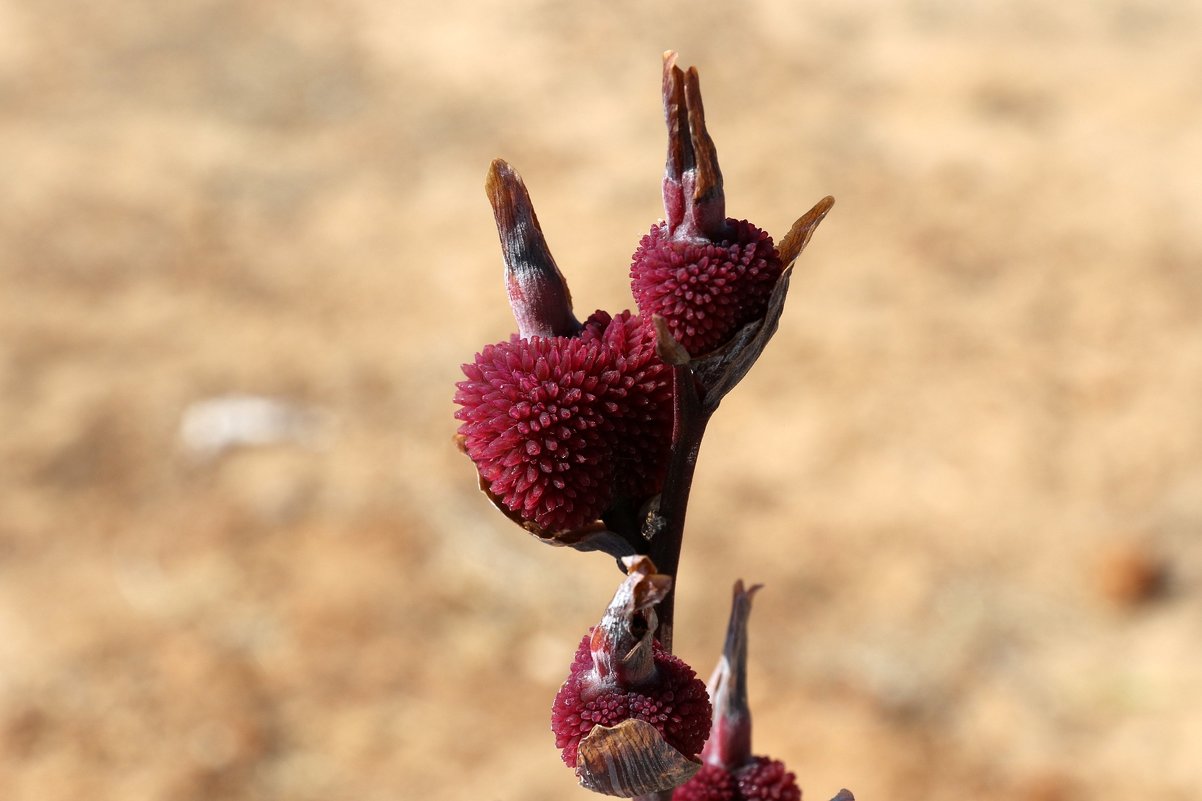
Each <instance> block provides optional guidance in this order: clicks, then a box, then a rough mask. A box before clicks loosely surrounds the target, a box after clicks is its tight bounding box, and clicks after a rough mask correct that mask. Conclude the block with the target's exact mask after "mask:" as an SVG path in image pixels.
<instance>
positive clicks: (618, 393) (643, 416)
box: [582, 311, 672, 501]
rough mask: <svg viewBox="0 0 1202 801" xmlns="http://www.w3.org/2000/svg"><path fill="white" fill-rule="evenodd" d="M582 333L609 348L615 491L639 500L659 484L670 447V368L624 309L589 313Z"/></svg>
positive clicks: (646, 329)
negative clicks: (616, 312) (613, 314)
mask: <svg viewBox="0 0 1202 801" xmlns="http://www.w3.org/2000/svg"><path fill="white" fill-rule="evenodd" d="M582 336H583V337H584V338H586V339H588V338H596V339H598V340H599V341H601V342H602V343H604V345H605V346H606V347H607V348H609V349H610V352H611V355H612V358H613V361H614V367H615V369H616V370H617V372H618V379H617V381H615V382H614V384H613V385H612V387H611V388H610V395H609V397H611V398H612V399H613V400H614V404H615V406H616V412H617V413H616V414H615V416H614V419H613V423H614V438H613V441H614V460H615V464H614V467H615V481H616V487H615V492H616V493H617V495H619V496H623V497H626V498H630V499H633V500H635V501H642V500H643V499H646V498H649V497H651V496H652V495H655V494H656V493H658V492H659V491H660V490H661V489H663V486H664V477H665V474H666V472H667V467H668V456H669V454H670V451H671V445H672V371H671V368H669V367H668V365H666V364H664V362H663V361H662V360H661V359H660V358H659V356H658V354H657V353H656V351H655V330H654V328H652V327H651V326H649V325H647V324H646V322H645V319H644V318H641V317H639V316H637V315H632V314H631V313H630V312H629V311H624V312H622V313H621V314H619V315H617V316H616V317H611V316H610V315H609V314H608V313H607V312H603V311H598V312H595V313H594V314H593V315H592V316H591V317H589V319H588V320H587V321H586V322H585V324H584V332H583V334H582Z"/></svg>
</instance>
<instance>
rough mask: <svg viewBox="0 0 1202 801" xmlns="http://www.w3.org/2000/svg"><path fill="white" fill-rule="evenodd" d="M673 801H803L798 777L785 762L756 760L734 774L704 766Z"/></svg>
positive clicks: (678, 792) (673, 795) (764, 759)
mask: <svg viewBox="0 0 1202 801" xmlns="http://www.w3.org/2000/svg"><path fill="white" fill-rule="evenodd" d="M672 801H801V788H800V787H798V786H797V780H796V777H795V776H794V775H793V774H792V772H790V771H789V770H787V769H786V768H785V765H784V763H783V762H781V761H779V760H776V759H768V758H767V757H754V758H753V759H752V760H751V762H749V763H747V764H746V765H743V766H742V767H741V768H738V769H737V770H734V771H729V770H727V769H726V768H722V767H719V766H717V765H704V766H702V768H701V770H699V771H698V772H697V775H696V776H694V777H693V778H692V779H689V781H688V782H686V783H685V784H683V785H681V786H680V787H677V788H676V791H675V792H674V793H673V794H672Z"/></svg>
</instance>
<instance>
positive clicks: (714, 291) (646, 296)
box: [630, 220, 783, 355]
mask: <svg viewBox="0 0 1202 801" xmlns="http://www.w3.org/2000/svg"><path fill="white" fill-rule="evenodd" d="M726 228H727V230H726V231H725V232H724V233H719V234H718V235H717V236H718V237H719V238H718V239H709V238H708V237H681V238H674V237H673V236H672V232H671V231H669V228H668V223H666V222H663V223H659V224H657V225H655V226H654V227H653V228H652V229H651V232H650V233H648V234H647V235H646V236H644V237H643V239H642V241H641V242H640V243H639V247H638V250H636V251H635V252H634V256H633V262H632V264H631V267H630V278H631V287H632V289H633V291H634V298H635V300H636V301H637V302H638V306H639V311H641V312H642V313H643V314H645V315H651V314H657V315H659V316H661V317H663V318H664V320H665V321H666V322H667V324H668V330H669V331H671V332H672V336H674V337H675V338H676V341H677V342H679V343H680V344H681V345H683V346H684V348H685V349H686V350H687V351H688V352H689V353H691V354H695V355H696V354H704V353H708V352H710V351H712V350H714V349H715V348H717V347H718V346H719V345H721V344H722V343H724V342H726V341H727V340H728V339H730V337H731V335H732V334H733V333H734V332H735V331H736V330H738V329H739V328H740V327H742V326H743V325H746V324H747V323H750V322H753V321H755V320H758V319H759V318H760V317H763V316H764V311H765V310H766V309H767V308H768V296H769V295H770V294H772V287H774V286H775V285H776V282H777V280H778V279H779V278H780V274H781V271H782V270H783V266H782V265H781V261H780V255H779V254H778V253H777V252H776V248H775V247H773V245H772V237H770V236H769V235H768V234H767V233H765V232H764V231H761V230H760V229H759V228H756V227H755V226H754V225H752V224H751V223H749V222H747V221H746V220H727V221H726Z"/></svg>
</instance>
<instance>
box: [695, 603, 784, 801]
mask: <svg viewBox="0 0 1202 801" xmlns="http://www.w3.org/2000/svg"><path fill="white" fill-rule="evenodd" d="M759 589H760V585H758V584H757V585H755V586H753V587H751V588H750V589H746V590H745V589H744V588H743V582H742V581H738V582H736V583H735V589H734V599H733V601H732V603H731V610H730V624H729V626H728V627H727V630H726V645H725V646H724V647H723V649H722V659H721V660H719V662H718V667H717V669H716V670H715V671H714V675H713V676H712V677H711V678H710V683H709V693H710V699H711V700H712V701H713V704H714V725H713V729H712V731H711V732H710V736H709V740H708V741H707V742H706V744H705V750H704V751H702V754H701V757H702V760H703V761H704V762H705V765H704V766H703V767H702V768H701V770H699V771H698V772H697V775H695V776H694V777H693V778H692V779H690V780H689V781H688V782H686V783H685V784H683V785H681V786H680V787H678V788H676V791H675V792H674V793H673V795H672V798H673V801H801V788H800V787H798V786H797V781H796V778H795V777H794V775H793V774H792V773H791V772H789V771H788V770H786V769H785V766H784V763H782V762H780V761H778V760H775V759H769V758H768V757H764V756H753V755H752V753H751V710H750V709H749V708H748V704H747V620H748V617H749V616H750V615H751V599H752V597H753V596H754V595H755V593H756V592H757V591H758V590H759Z"/></svg>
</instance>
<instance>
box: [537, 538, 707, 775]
mask: <svg viewBox="0 0 1202 801" xmlns="http://www.w3.org/2000/svg"><path fill="white" fill-rule="evenodd" d="M623 562H624V563H625V565H626V567H627V570H628V575H627V577H626V580H625V581H623V582H622V584H621V586H620V587H618V591H617V593H616V594H615V595H614V598H613V601H612V602H610V605H609V608H608V609H607V610H606V612H605V616H604V617H603V618H602V619H601V622H600V623H599V624H597V625H596V626H595V627H594V628H593V629H592V630H591V632H590V633H589V634H588V635H586V636H585V637H584V639H583V640H581V642H580V647H579V648H578V649H577V651H576V655H575V657H574V659H573V661H572V665H571V668H570V672H569V675H568V679H567V681H565V682H564V684H563V686H562V687H561V688H560V690H559V692H558V693H557V694H556V696H555V702H554V704H553V706H552V709H551V730H552V731H553V732H554V734H555V745H556V747H558V748H560V749H561V756H562V758H563V761H564V763H565V764H566V765H568V767H571V768H575V769H576V772H577V775H578V776H579V777H580V779H581V783H582V784H584V785H585V786H588V787H590V788H591V789H596V790H599V791H601V792H606V793H609V794H612V795H622V794H626V793H629V795H632V796H633V795H640V794H643V793H650V792H656V791H659V790H666V789H669V788H671V787H674V786H676V785H678V784H680V783H681V782H682V781H684V780H685V779H686V778H687V777H688V776H689V775H691V774H692V773H693V772H695V771H696V769H697V768H698V767H699V763H697V762H696V761H695V759H696V756H697V754H698V753H699V752H700V751H701V747H702V745H703V744H704V742H705V738H706V735H707V733H708V731H709V727H710V703H709V698H708V696H707V695H706V691H705V685H704V684H702V682H701V681H700V680H699V679H698V678H697V675H696V674H695V673H694V672H693V670H692V668H690V667H689V666H688V665H686V664H685V663H684V662H683V661H681V660H680V659H679V658H677V657H675V656H673V655H672V654H670V653H668V652H667V651H665V650H663V648H662V647H661V646H660V644H659V643H658V642H657V641H655V640H654V638H653V634H654V632H655V628H656V625H657V621H656V615H655V606H656V604H658V603H659V602H660V601H661V600H663V598H664V597H665V596H666V595H667V593H668V590H669V588H670V587H671V583H672V579H671V577H670V576H665V575H660V574H657V573H656V572H655V565H653V564H652V563H651V560H650V559H648V558H647V557H645V556H638V557H628V558H626V559H624V560H623ZM626 721H641V722H642V723H644V724H649V725H650V727H651V729H652V730H653V731H654V735H655V736H654V737H652V738H651V740H647V739H645V738H646V737H648V736H649V735H650V734H651V732H649V731H648V729H647V727H646V726H638V727H634V728H631V727H630V726H629V725H627V726H625V727H622V728H621V731H622V733H623V734H628V735H631V736H628V737H624V738H621V740H619V741H617V742H614V743H611V742H610V739H608V738H610V737H611V735H608V734H607V732H610V731H612V730H613V729H614V728H617V727H620V726H621V724H623V723H624V722H626ZM595 740H600V741H601V742H603V743H606V745H605V748H603V749H601V750H602V751H603V752H604V753H602V754H601V755H600V757H601V758H597V755H596V751H597V750H598V749H597V748H596V746H595V742H594V741H595ZM660 741H662V743H663V744H666V745H667V746H670V749H669V750H668V751H667V752H666V753H667V754H668V757H671V758H672V760H674V762H673V765H674V767H673V770H672V771H670V772H669V773H667V774H664V775H655V771H649V770H646V769H642V768H641V766H644V765H646V764H648V763H652V762H660V761H663V760H664V759H665V757H664V753H665V752H664V750H663V749H662V747H660V744H659V742H660ZM672 752H675V754H673V753H672ZM677 757H678V758H677ZM672 760H669V761H672ZM606 765H608V768H603V767H602V766H606ZM611 769H612V770H611ZM606 774H612V775H613V776H618V777H626V779H623V780H620V781H617V782H616V783H615V782H614V780H613V779H611V778H606ZM615 785H618V786H615Z"/></svg>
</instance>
